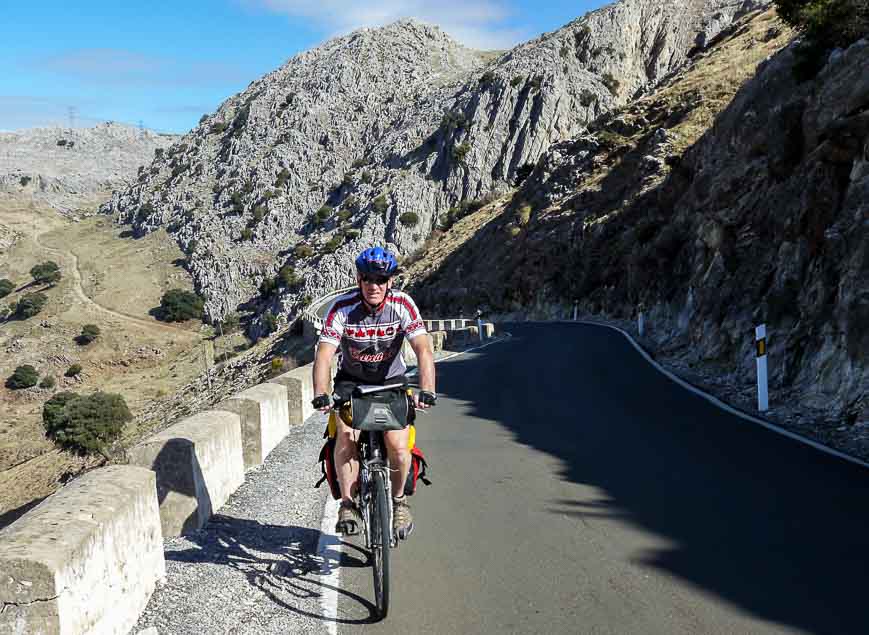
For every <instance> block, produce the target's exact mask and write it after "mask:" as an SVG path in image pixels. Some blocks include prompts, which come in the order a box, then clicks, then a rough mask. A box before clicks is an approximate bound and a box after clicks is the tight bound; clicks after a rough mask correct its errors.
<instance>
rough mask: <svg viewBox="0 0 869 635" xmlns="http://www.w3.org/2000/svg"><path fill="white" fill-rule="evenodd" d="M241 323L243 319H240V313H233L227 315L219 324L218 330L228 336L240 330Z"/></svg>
mask: <svg viewBox="0 0 869 635" xmlns="http://www.w3.org/2000/svg"><path fill="white" fill-rule="evenodd" d="M240 322H241V319H240V318H239V316H238V313H235V312H232V313H229V314H228V315H226V316H225V317H224V318H223V320H221V321H220V322H219V323H218V324H217V328H218V330H219V331H220V332H221V334H223V335H228V334H230V333H234V332H235V331H237V330H238V325H239V323H240Z"/></svg>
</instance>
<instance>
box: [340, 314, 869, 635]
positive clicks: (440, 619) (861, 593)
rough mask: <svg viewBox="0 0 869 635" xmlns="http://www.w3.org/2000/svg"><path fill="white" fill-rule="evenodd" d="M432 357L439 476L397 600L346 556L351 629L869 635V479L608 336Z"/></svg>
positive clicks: (423, 429)
mask: <svg viewBox="0 0 869 635" xmlns="http://www.w3.org/2000/svg"><path fill="white" fill-rule="evenodd" d="M511 331H512V332H513V334H514V337H513V338H512V339H511V340H510V341H508V342H505V343H502V344H496V345H493V346H490V347H488V348H486V349H484V350H482V351H480V352H479V353H475V354H469V355H465V356H462V357H459V358H456V359H454V360H450V361H447V362H445V363H442V364H439V365H438V391H439V393H441V394H442V395H443V397H442V398H441V400H440V401H439V406H438V407H437V408H436V409H435V410H433V411H432V412H431V414H428V415H426V416H425V417H424V418H422V419H423V420H422V421H421V423H420V425H419V428H418V430H419V432H418V434H419V443H420V447H421V448H422V449H423V450H424V451H425V453H426V454H427V456H428V457H429V459H430V462H431V464H432V477H433V480H434V485H433V486H432V487H430V488H424V487H423V488H422V489H421V491H420V492H419V493H418V494H417V496H415V497H414V498H415V500H414V501H413V503H414V513H415V518H416V525H417V528H416V531H415V532H414V534H413V536H412V537H411V539H410V540H409V541H408V542H406V543H405V544H403V545H401V547H400V548H399V549H398V550H397V551H396V552H394V554H393V567H392V587H393V594H392V608H391V613H390V615H389V617H388V619H387V620H386V621H384V622H379V623H370V622H371V604H370V602H371V600H372V585H371V574H370V572H371V570H370V568H367V567H365V566H363V564H364V555H363V554H361V553H360V552H359V551H358V550H357V549H355V548H353V547H351V546H345V547H344V556H342V560H341V562H342V566H341V588H342V591H341V593H340V594H339V601H338V630H339V632H344V633H358V632H366V633H369V632H370V633H401V634H407V633H499V634H503V633H540V632H545V633H620V634H621V633H764V632H775V633H780V632H811V633H837V634H840V633H866V632H869V612H867V610H866V592H867V589H869V505H867V503H869V472H867V471H866V470H864V469H863V468H859V467H856V466H854V465H851V464H848V463H845V462H843V461H841V460H839V459H836V458H833V457H829V456H827V455H824V454H822V453H820V452H818V451H817V450H815V449H812V448H810V447H807V446H804V445H801V444H800V443H798V442H796V441H793V440H790V439H788V438H785V437H782V436H779V435H777V434H775V433H774V432H771V431H768V430H766V429H764V428H762V427H760V426H757V425H754V424H752V423H750V422H747V421H744V420H741V419H739V418H737V417H734V416H733V415H730V414H728V413H726V412H723V411H721V410H719V409H717V408H715V407H714V406H712V405H711V404H709V403H708V402H707V401H705V400H703V399H701V398H700V397H698V396H696V395H694V394H692V393H690V392H688V391H686V390H685V389H683V388H681V387H679V386H678V385H676V384H674V383H673V382H671V381H670V380H668V379H667V378H666V377H664V376H663V375H661V374H660V373H658V372H657V371H656V370H655V369H654V368H652V367H651V366H650V365H648V364H647V363H646V362H645V361H644V360H643V359H642V358H641V356H640V355H639V354H638V353H637V352H636V351H635V350H634V349H633V348H632V347H631V346H630V344H629V343H628V342H627V341H626V340H625V339H624V338H623V337H622V336H621V335H619V334H617V333H615V332H613V331H611V330H608V329H604V328H600V327H592V326H579V325H546V326H543V325H541V326H535V325H525V326H516V327H513V328H511Z"/></svg>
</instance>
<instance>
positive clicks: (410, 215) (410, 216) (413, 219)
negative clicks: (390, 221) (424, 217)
mask: <svg viewBox="0 0 869 635" xmlns="http://www.w3.org/2000/svg"><path fill="white" fill-rule="evenodd" d="M398 222H400V223H401V224H402V225H405V226H406V227H413V226H415V225H416V224H417V223H419V216H418V215H417V214H416V213H415V212H405V213H404V214H402V215H401V216H399V217H398Z"/></svg>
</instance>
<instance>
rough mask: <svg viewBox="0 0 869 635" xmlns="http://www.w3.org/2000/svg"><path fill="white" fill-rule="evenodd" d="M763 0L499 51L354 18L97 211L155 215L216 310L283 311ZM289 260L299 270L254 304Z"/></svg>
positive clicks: (630, 6) (578, 29) (406, 25)
mask: <svg viewBox="0 0 869 635" xmlns="http://www.w3.org/2000/svg"><path fill="white" fill-rule="evenodd" d="M766 4H768V1H766V0H690V1H689V0H678V1H677V0H670V1H667V2H659V1H658V0H654V1H653V0H622V1H621V2H619V3H617V4H615V5H611V6H608V7H606V8H604V9H600V10H598V11H595V12H593V13H590V14H589V15H587V16H585V17H584V18H582V19H579V20H576V21H575V22H572V23H571V24H569V25H567V26H565V27H564V28H562V29H559V30H558V31H555V32H553V33H549V34H545V35H543V36H541V37H540V38H538V39H536V40H534V41H531V42H528V43H527V44H523V45H521V46H518V47H516V48H515V49H513V50H511V51H508V52H506V53H483V52H479V51H472V50H469V49H467V48H464V47H463V46H461V45H459V44H457V43H456V42H454V41H452V40H451V39H450V38H449V37H447V36H446V35H445V34H444V33H443V32H442V31H440V30H439V29H437V28H436V27H432V26H427V25H423V24H419V23H417V22H413V21H402V22H398V23H396V24H393V25H390V26H387V27H384V28H381V29H364V30H360V31H357V32H355V33H352V34H350V35H348V36H346V37H342V38H338V39H335V40H332V41H330V42H327V43H326V44H324V45H323V46H321V47H319V48H317V49H314V50H312V51H309V52H306V53H303V54H301V55H298V56H297V57H295V58H293V59H292V60H290V61H289V62H288V63H287V64H286V65H284V66H283V67H281V68H280V69H278V70H276V71H274V72H273V73H270V74H268V75H266V76H265V77H263V78H261V79H258V80H256V81H254V82H252V83H251V85H250V86H249V87H248V88H247V89H246V90H245V91H244V92H242V93H240V94H239V95H236V96H234V97H232V98H230V99H228V100H227V101H226V102H225V103H224V104H222V105H221V107H220V108H219V109H218V111H217V112H216V113H214V114H213V115H212V116H209V117H204V118H203V120H202V121H201V122H200V125H199V126H198V127H197V128H196V129H194V130H193V131H191V132H190V133H189V134H188V135H186V136H185V137H184V138H183V139H182V140H181V141H180V142H179V143H178V144H176V145H174V146H173V147H172V148H170V149H169V150H167V151H166V152H165V153H164V154H163V155H162V156H160V157H158V158H157V159H156V160H155V161H154V163H153V164H152V165H151V166H150V168H149V169H148V170H146V171H144V172H143V173H142V174H141V175H140V178H139V180H138V181H137V182H136V183H135V184H133V185H132V186H130V187H128V188H126V189H124V190H120V191H117V192H115V194H114V196H113V198H112V201H111V202H110V203H108V204H106V205H105V206H104V208H103V209H104V211H105V212H107V213H114V212H117V213H119V215H120V219H121V221H122V222H129V223H132V224H133V225H134V226H135V228H136V230H137V231H139V232H148V231H152V230H153V229H154V228H156V227H158V226H161V225H165V226H166V227H167V229H168V230H169V231H170V233H171V234H172V235H173V236H174V237H175V238H176V240H178V241H179V244H181V245H182V247H183V248H184V249H185V250H187V251H188V252H189V253H190V258H189V261H190V267H191V271H192V272H193V274H194V276H195V279H196V283H197V285H198V288H199V290H200V292H201V293H202V294H203V295H205V296H206V299H207V300H206V312H207V313H208V314H209V315H210V316H211V317H213V318H220V317H222V316H223V315H225V314H227V313H228V312H230V311H232V310H234V309H235V308H236V307H237V306H238V305H239V304H241V303H243V302H246V301H248V300H250V299H252V298H256V302H255V303H254V304H253V305H251V307H252V308H253V309H254V310H257V311H260V312H262V311H265V310H266V309H267V308H268V309H269V310H270V311H271V312H272V313H273V314H276V315H278V316H281V319H283V316H285V315H290V316H291V315H292V314H294V313H295V312H296V311H297V310H298V309H299V308H300V305H301V304H303V301H304V300H303V299H304V297H305V296H316V295H318V294H320V293H322V292H325V291H329V290H331V289H333V288H337V287H340V286H342V285H344V284H346V282H347V280H348V276H349V274H350V271H351V270H352V269H351V268H352V256H353V255H354V254H355V253H357V252H358V251H359V250H360V249H361V248H362V247H363V246H366V245H370V244H372V243H387V244H389V245H390V246H392V247H393V248H394V249H397V250H398V251H399V252H401V253H403V254H409V253H411V252H413V251H414V250H415V249H417V248H418V247H419V246H420V245H421V244H422V243H423V242H424V241H425V239H426V238H427V237H428V236H429V234H430V233H431V231H432V230H433V229H434V228H435V227H436V225H437V224H438V222H439V218H440V217H441V216H442V215H444V214H446V213H448V212H449V210H450V209H454V210H455V208H456V206H458V205H459V204H460V203H461V202H463V201H464V202H466V203H467V202H470V201H474V200H478V199H481V198H484V197H486V196H488V195H491V194H492V193H497V192H499V191H503V190H505V189H507V188H508V187H509V186H510V185H511V184H512V182H513V180H514V179H515V178H516V175H517V170H519V169H520V168H523V166H526V165H529V164H530V165H533V164H534V163H535V162H536V161H537V159H538V158H539V157H540V156H541V155H542V154H543V153H544V152H545V151H546V150H547V149H548V148H549V147H550V145H551V144H553V143H555V142H558V141H562V140H565V139H568V138H571V137H572V136H574V135H576V134H577V133H579V132H580V131H581V130H582V129H583V127H584V126H585V125H586V124H587V123H588V122H589V121H591V120H592V119H594V118H596V117H598V116H599V115H601V114H602V113H604V112H606V111H608V110H610V109H612V108H614V107H618V106H621V105H623V104H624V103H626V102H627V100H628V99H629V98H630V97H632V96H634V95H636V94H637V93H638V92H641V91H643V90H646V89H648V88H649V87H650V86H652V85H654V84H655V83H656V82H658V81H660V80H661V79H662V78H664V77H666V76H667V75H669V74H671V73H672V72H674V71H675V70H676V69H677V68H678V67H679V66H680V65H681V64H682V63H683V62H684V61H685V59H686V58H687V54H688V53H689V52H690V51H691V50H692V49H694V48H696V47H697V46H700V45H702V44H703V43H704V42H706V41H707V40H709V39H711V38H713V37H714V36H715V35H716V34H717V33H719V32H720V31H721V29H722V28H725V27H726V26H728V25H729V24H730V23H731V22H732V20H733V19H734V17H736V16H738V15H741V14H742V13H745V12H746V11H749V10H752V9H754V8H756V7H758V6H762V5H766ZM529 167H530V166H529ZM525 169H529V168H525ZM318 212H319V215H318ZM454 214H455V211H454ZM284 265H286V266H290V267H293V269H294V272H295V274H296V276H297V277H298V278H299V279H300V281H299V282H291V283H289V284H288V285H282V286H278V287H277V290H276V291H275V290H272V291H270V292H269V293H268V294H267V296H266V297H263V298H259V297H258V295H259V294H258V291H257V289H258V288H259V287H260V285H261V283H262V282H263V281H264V280H267V279H269V278H271V277H273V276H275V274H276V272H277V271H278V269H279V268H280V267H282V266H284ZM290 278H291V279H292V277H290ZM267 286H269V285H267ZM272 288H273V287H272ZM273 289H274V288H273Z"/></svg>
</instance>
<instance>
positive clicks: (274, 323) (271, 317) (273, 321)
mask: <svg viewBox="0 0 869 635" xmlns="http://www.w3.org/2000/svg"><path fill="white" fill-rule="evenodd" d="M263 326H265V329H266V335H271V334H272V333H274V332H275V331H277V330H278V318H276V317H275V314H274V313H272V312H271V311H266V312H265V313H263Z"/></svg>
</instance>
